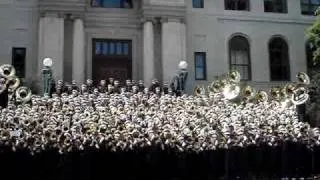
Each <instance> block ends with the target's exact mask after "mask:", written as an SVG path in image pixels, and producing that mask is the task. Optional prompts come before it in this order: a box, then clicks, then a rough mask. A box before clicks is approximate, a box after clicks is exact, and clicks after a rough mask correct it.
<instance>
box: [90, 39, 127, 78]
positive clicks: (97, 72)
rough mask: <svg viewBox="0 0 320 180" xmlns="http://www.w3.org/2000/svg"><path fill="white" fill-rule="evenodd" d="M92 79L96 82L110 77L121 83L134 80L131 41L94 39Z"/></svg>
mask: <svg viewBox="0 0 320 180" xmlns="http://www.w3.org/2000/svg"><path fill="white" fill-rule="evenodd" d="M92 47H93V53H92V61H93V62H92V78H93V80H94V82H95V83H96V82H98V81H100V80H101V79H108V78H110V77H112V78H115V79H117V80H119V81H120V82H121V83H123V82H125V80H126V79H131V78H132V42H131V40H115V39H93V41H92Z"/></svg>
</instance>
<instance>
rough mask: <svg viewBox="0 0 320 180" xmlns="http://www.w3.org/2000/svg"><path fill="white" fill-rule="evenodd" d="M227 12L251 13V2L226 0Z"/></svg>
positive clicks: (246, 0) (247, 0)
mask: <svg viewBox="0 0 320 180" xmlns="http://www.w3.org/2000/svg"><path fill="white" fill-rule="evenodd" d="M224 6H225V9H226V10H238V11H249V0H225V1H224Z"/></svg>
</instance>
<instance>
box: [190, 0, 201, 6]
mask: <svg viewBox="0 0 320 180" xmlns="http://www.w3.org/2000/svg"><path fill="white" fill-rule="evenodd" d="M192 6H193V8H203V0H192Z"/></svg>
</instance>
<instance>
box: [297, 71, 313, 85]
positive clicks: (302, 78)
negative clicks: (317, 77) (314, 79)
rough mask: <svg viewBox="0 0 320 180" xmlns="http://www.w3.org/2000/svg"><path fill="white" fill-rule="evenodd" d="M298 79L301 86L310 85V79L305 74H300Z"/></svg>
mask: <svg viewBox="0 0 320 180" xmlns="http://www.w3.org/2000/svg"><path fill="white" fill-rule="evenodd" d="M296 78H297V82H298V83H299V84H304V85H309V84H310V77H309V76H308V75H307V74H306V73H304V72H299V73H298V74H297V76H296Z"/></svg>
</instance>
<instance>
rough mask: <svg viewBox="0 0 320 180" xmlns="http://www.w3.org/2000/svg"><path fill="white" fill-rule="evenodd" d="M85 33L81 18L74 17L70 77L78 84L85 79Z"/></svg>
mask: <svg viewBox="0 0 320 180" xmlns="http://www.w3.org/2000/svg"><path fill="white" fill-rule="evenodd" d="M85 74H86V73H85V33H84V25H83V20H82V19H79V18H77V19H75V20H74V24H73V45H72V79H73V80H76V82H77V83H78V84H82V83H83V82H84V81H85Z"/></svg>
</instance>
